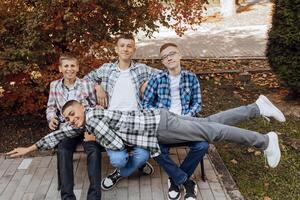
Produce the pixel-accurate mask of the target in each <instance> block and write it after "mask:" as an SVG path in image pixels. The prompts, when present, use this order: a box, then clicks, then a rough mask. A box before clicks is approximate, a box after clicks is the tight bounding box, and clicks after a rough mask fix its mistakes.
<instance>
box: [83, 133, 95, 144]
mask: <svg viewBox="0 0 300 200" xmlns="http://www.w3.org/2000/svg"><path fill="white" fill-rule="evenodd" d="M84 141H85V142H88V141H96V137H95V136H94V135H92V134H89V133H88V132H85V133H84Z"/></svg>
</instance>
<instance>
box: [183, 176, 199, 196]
mask: <svg viewBox="0 0 300 200" xmlns="http://www.w3.org/2000/svg"><path fill="white" fill-rule="evenodd" d="M183 186H184V190H185V195H184V200H196V199H197V197H196V195H197V186H196V183H195V182H194V181H192V180H187V181H186V182H185V183H184V184H183Z"/></svg>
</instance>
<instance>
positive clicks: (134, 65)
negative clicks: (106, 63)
mask: <svg viewBox="0 0 300 200" xmlns="http://www.w3.org/2000/svg"><path fill="white" fill-rule="evenodd" d="M136 67H137V65H136V63H135V62H134V61H131V63H130V66H129V69H130V70H132V69H134V68H136ZM113 69H114V70H116V71H120V68H119V60H117V61H116V62H115V63H114V64H113Z"/></svg>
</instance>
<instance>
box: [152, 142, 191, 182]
mask: <svg viewBox="0 0 300 200" xmlns="http://www.w3.org/2000/svg"><path fill="white" fill-rule="evenodd" d="M159 147H160V150H161V154H160V155H159V156H157V157H154V159H155V161H156V162H157V163H158V164H159V165H160V166H161V167H162V168H163V169H164V170H165V172H166V173H167V174H168V176H169V177H171V180H172V181H173V182H174V184H175V185H181V184H182V183H184V182H185V181H186V179H187V178H188V175H187V173H186V172H185V171H183V170H182V169H181V168H179V167H178V166H177V164H176V163H175V162H174V161H173V160H172V159H171V158H170V156H169V149H170V148H169V145H166V144H160V145H159Z"/></svg>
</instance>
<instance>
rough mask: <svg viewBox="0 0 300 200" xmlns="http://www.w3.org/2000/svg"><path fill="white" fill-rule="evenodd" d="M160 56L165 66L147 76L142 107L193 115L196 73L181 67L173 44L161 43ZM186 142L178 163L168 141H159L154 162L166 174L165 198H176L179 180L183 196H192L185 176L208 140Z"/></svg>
mask: <svg viewBox="0 0 300 200" xmlns="http://www.w3.org/2000/svg"><path fill="white" fill-rule="evenodd" d="M160 56H161V59H162V63H163V65H164V66H165V67H166V70H165V71H163V72H160V73H159V74H158V75H156V76H155V77H152V78H151V79H150V80H149V83H148V86H147V87H146V90H145V93H144V98H143V107H144V108H145V109H151V108H166V109H168V110H169V111H171V112H173V113H175V114H177V115H182V116H192V117H194V116H196V114H197V113H198V112H199V111H200V110H201V93H200V84H199V81H198V79H197V76H196V75H195V74H194V73H192V72H189V71H186V70H183V69H181V65H180V59H181V54H180V51H179V49H178V47H177V45H176V44H174V43H166V44H164V45H162V46H161V48H160ZM186 145H187V146H188V147H189V153H188V154H187V156H186V158H185V159H184V161H183V162H182V163H181V165H180V166H177V164H176V163H175V162H174V161H173V160H172V159H171V158H170V156H169V149H170V145H168V144H159V147H160V150H161V154H160V155H159V156H157V157H155V160H156V162H157V163H159V165H160V166H161V167H162V168H163V169H164V170H165V171H166V173H167V174H168V175H169V179H168V199H170V200H177V199H180V197H181V194H180V189H179V186H180V185H182V184H183V185H184V188H185V189H186V190H185V191H186V194H185V195H184V199H190V200H192V199H196V194H197V185H196V184H195V182H194V181H192V180H191V181H189V179H190V177H191V176H192V175H193V173H194V171H195V169H196V167H197V165H198V164H199V162H200V161H201V160H202V159H203V156H204V155H205V153H207V150H208V142H206V141H202V142H201V141H200V142H199V141H198V142H190V143H187V144H186ZM172 146H174V145H172ZM185 184H190V185H189V186H187V185H185Z"/></svg>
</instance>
